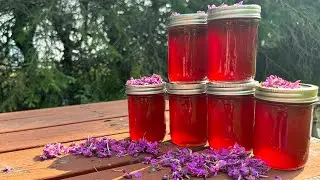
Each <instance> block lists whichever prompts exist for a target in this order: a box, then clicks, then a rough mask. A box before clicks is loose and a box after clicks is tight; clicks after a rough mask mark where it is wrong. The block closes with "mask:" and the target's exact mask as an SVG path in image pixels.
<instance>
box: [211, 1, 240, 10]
mask: <svg viewBox="0 0 320 180" xmlns="http://www.w3.org/2000/svg"><path fill="white" fill-rule="evenodd" d="M242 5H243V1H240V2H238V3H235V4H234V5H233V6H242ZM227 6H228V5H227V4H225V3H222V4H221V5H220V6H216V5H214V4H212V5H208V9H214V8H217V7H227Z"/></svg>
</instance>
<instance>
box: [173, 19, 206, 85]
mask: <svg viewBox="0 0 320 180" xmlns="http://www.w3.org/2000/svg"><path fill="white" fill-rule="evenodd" d="M168 31H169V32H168V33H169V34H168V77H169V81H170V82H193V83H195V82H201V81H204V80H205V78H206V76H207V54H208V53H207V25H206V24H196V25H183V26H174V27H170V28H168Z"/></svg>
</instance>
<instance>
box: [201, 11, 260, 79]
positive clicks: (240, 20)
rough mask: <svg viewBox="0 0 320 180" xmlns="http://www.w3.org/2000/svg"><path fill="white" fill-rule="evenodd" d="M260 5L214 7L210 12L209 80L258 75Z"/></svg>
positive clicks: (249, 77) (251, 77)
mask: <svg viewBox="0 0 320 180" xmlns="http://www.w3.org/2000/svg"><path fill="white" fill-rule="evenodd" d="M260 12H261V7H260V6H259V5H233V6H220V7H215V8H210V9H209V10H208V12H207V14H208V75H207V76H208V80H209V81H211V82H212V81H233V82H236V81H246V80H253V79H254V77H255V74H256V54H257V42H258V24H259V21H260V18H261V16H260Z"/></svg>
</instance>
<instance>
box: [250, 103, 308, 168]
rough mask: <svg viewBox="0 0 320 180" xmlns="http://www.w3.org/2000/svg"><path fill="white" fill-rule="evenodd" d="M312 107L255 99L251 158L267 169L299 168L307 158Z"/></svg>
mask: <svg viewBox="0 0 320 180" xmlns="http://www.w3.org/2000/svg"><path fill="white" fill-rule="evenodd" d="M312 116H313V104H311V103H308V104H293V103H279V102H271V101H264V100H259V99H257V100H256V109H255V127H254V145H253V153H254V155H255V157H257V158H260V159H262V160H264V161H265V162H266V163H267V164H268V165H269V166H270V167H271V168H274V169H280V170H296V169H300V168H302V167H303V166H304V165H305V164H306V162H307V160H308V155H309V144H310V135H311V121H312Z"/></svg>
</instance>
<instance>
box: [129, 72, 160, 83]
mask: <svg viewBox="0 0 320 180" xmlns="http://www.w3.org/2000/svg"><path fill="white" fill-rule="evenodd" d="M162 83H163V79H162V78H161V76H160V75H158V74H153V75H152V76H143V77H141V78H140V79H134V78H130V79H129V80H128V81H127V83H126V85H156V84H162Z"/></svg>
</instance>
